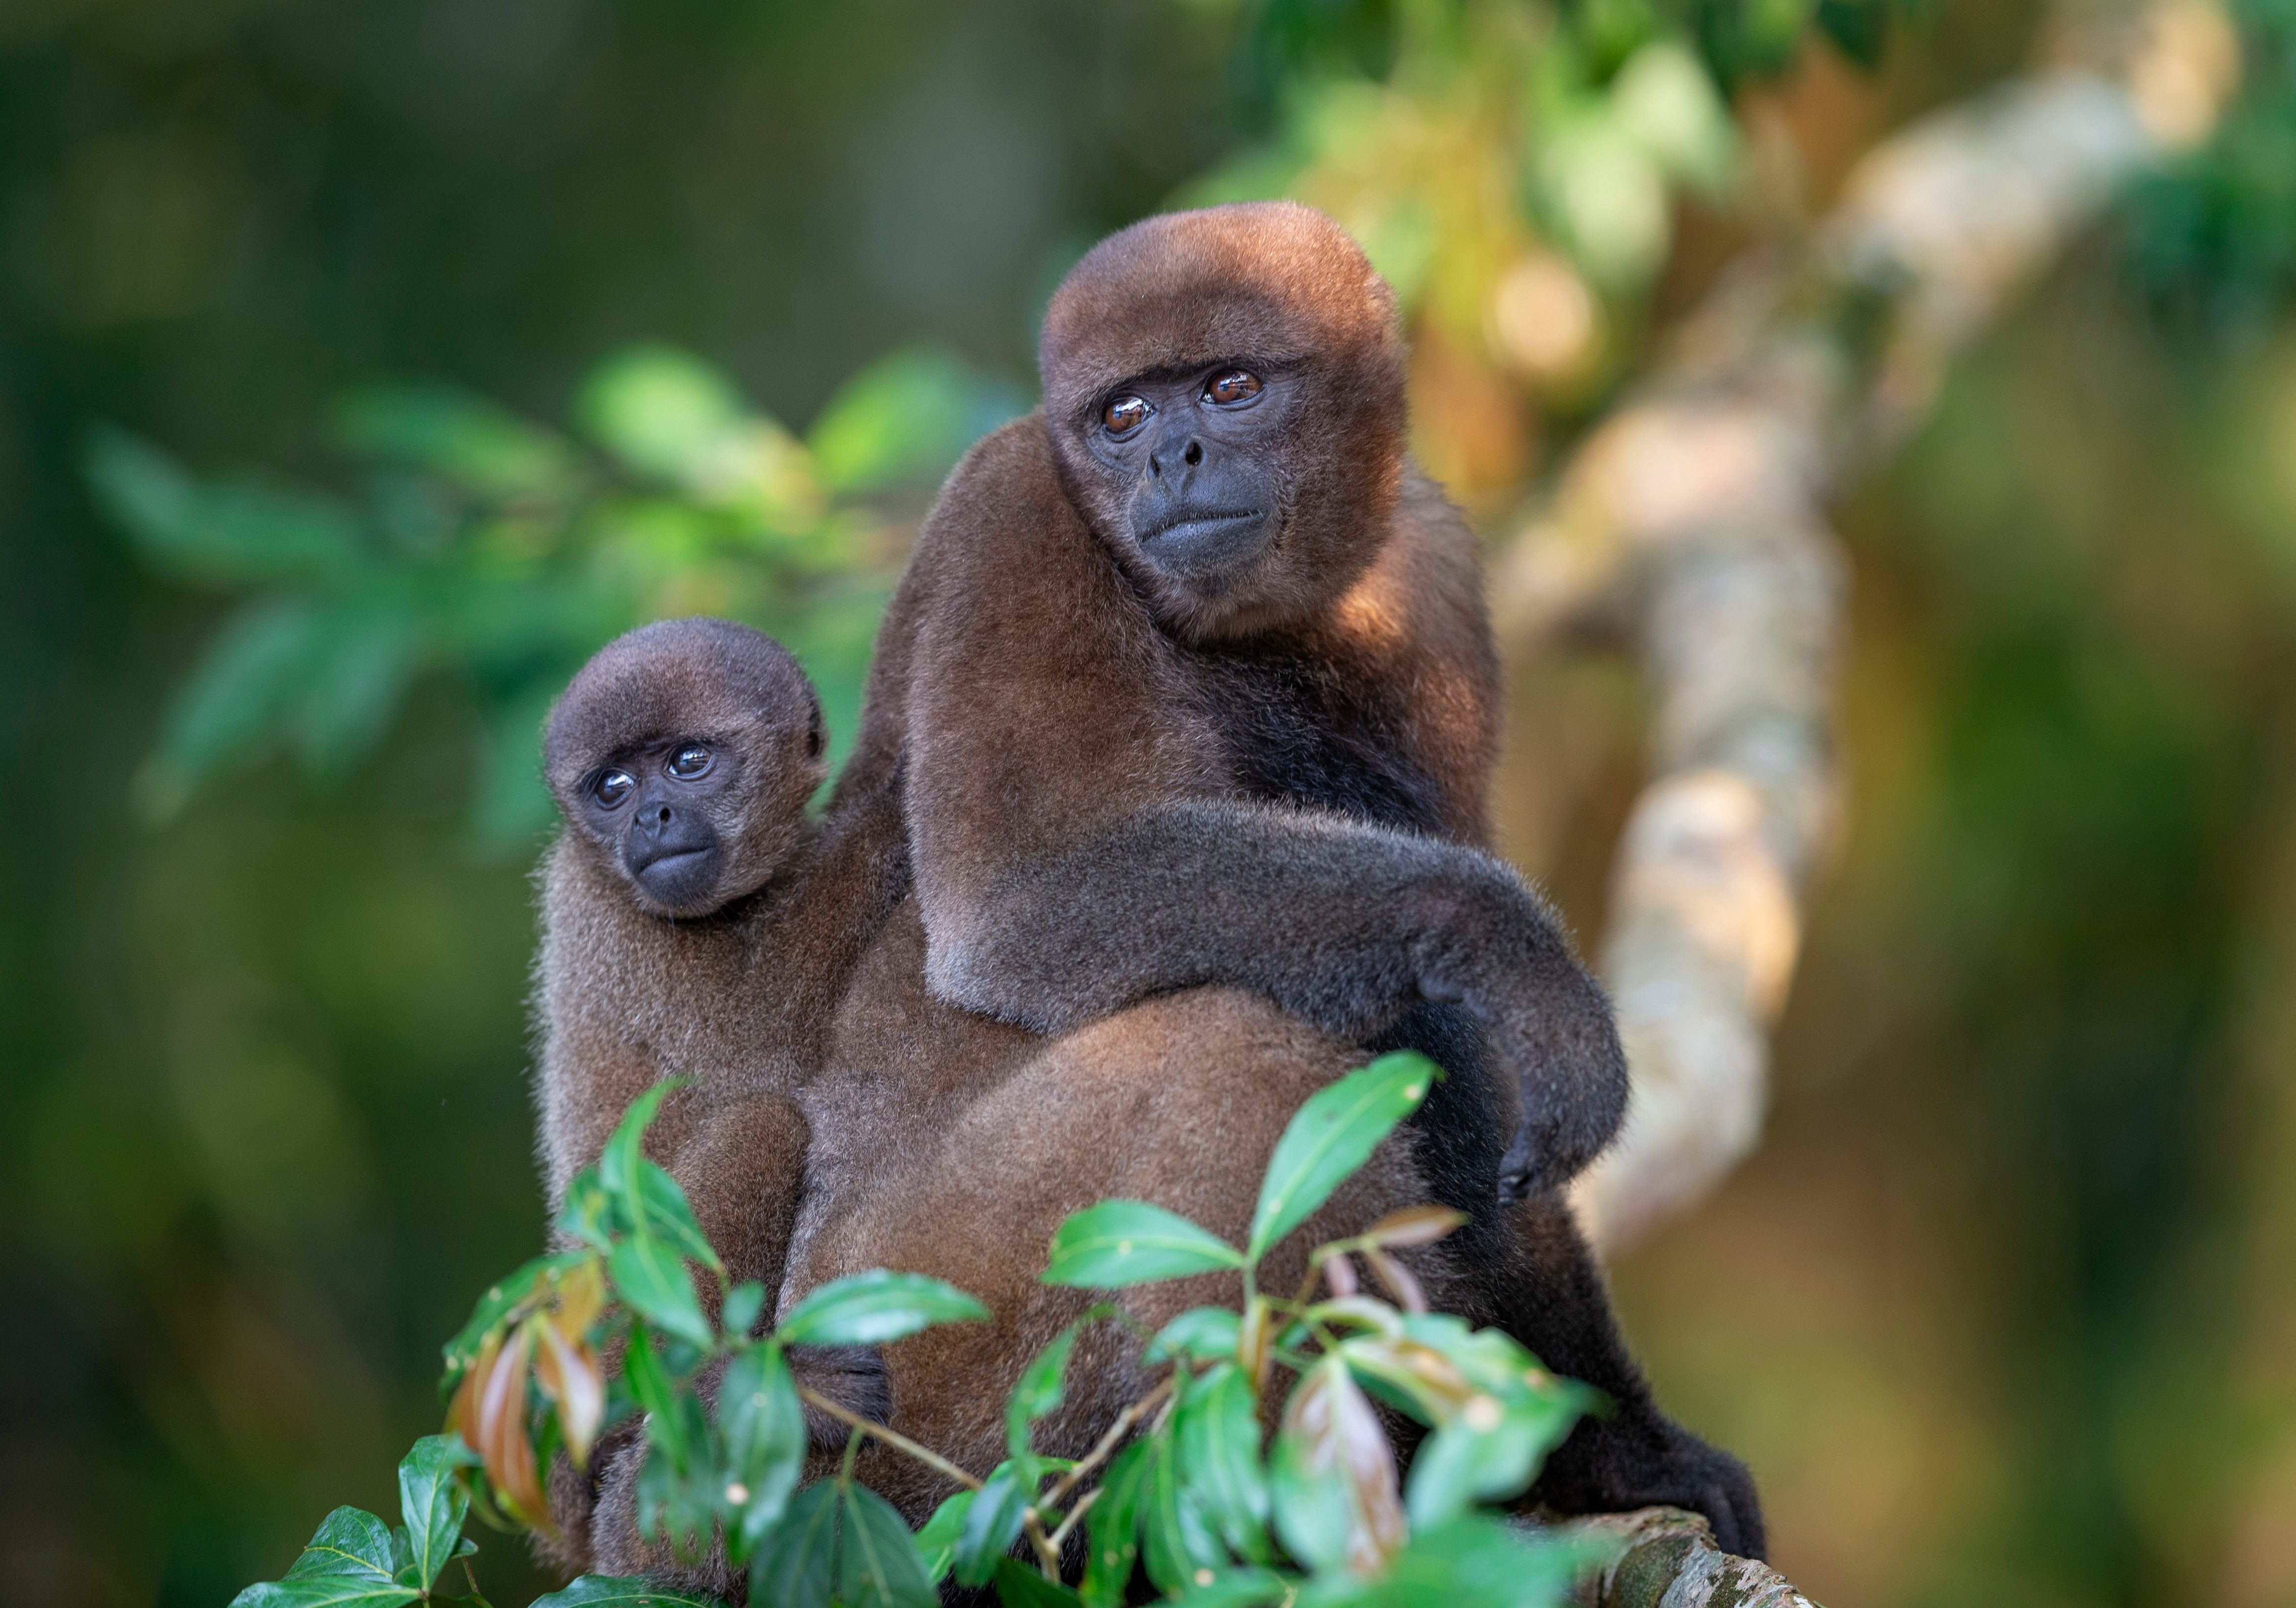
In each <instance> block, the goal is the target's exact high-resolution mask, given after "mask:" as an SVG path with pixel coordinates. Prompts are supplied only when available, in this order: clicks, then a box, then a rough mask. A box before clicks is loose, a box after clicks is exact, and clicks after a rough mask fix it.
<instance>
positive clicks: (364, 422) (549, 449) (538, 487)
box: [334, 384, 575, 501]
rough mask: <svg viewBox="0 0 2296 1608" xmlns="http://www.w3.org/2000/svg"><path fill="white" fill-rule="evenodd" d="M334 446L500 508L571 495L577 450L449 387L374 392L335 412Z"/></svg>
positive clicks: (393, 388) (390, 387)
mask: <svg viewBox="0 0 2296 1608" xmlns="http://www.w3.org/2000/svg"><path fill="white" fill-rule="evenodd" d="M334 433H335V439H336V440H337V441H338V442H340V444H341V445H342V446H343V447H346V448H348V450H349V451H352V452H355V453H357V454H359V455H361V456H364V457H369V458H375V459H379V460H381V461H382V462H385V463H391V464H405V465H406V466H407V467H409V468H412V469H420V470H423V471H426V472H429V473H430V474H433V475H435V476H437V477H438V478H439V480H444V481H446V482H447V484H448V485H451V486H453V487H455V488H457V489H459V490H462V491H465V492H468V493H470V494H471V495H472V496H479V497H483V498H488V499H490V500H496V501H509V500H512V499H517V498H525V497H537V496H564V495H567V494H568V493H570V491H571V490H572V489H573V483H574V479H575V462H574V453H573V449H572V447H570V446H569V444H568V443H567V442H566V441H564V440H562V439H560V438H559V437H558V436H557V435H555V434H553V432H551V431H546V430H545V429H543V428H542V427H541V426H539V425H537V424H532V423H528V422H527V421H526V420H524V419H521V418H520V417H519V416H518V415H517V414H513V413H512V412H510V411H509V410H508V409H507V408H504V407H502V406H497V405H496V404H495V403H493V402H490V401H488V400H487V399H486V398H483V397H480V396H476V395H474V394H472V393H471V392H469V391H466V390H459V389H457V388H456V387H454V386H451V385H389V384H386V385H373V386H368V387H366V388H365V389H364V390H357V391H354V392H352V393H351V394H350V395H349V396H348V397H347V398H344V400H343V402H342V404H341V405H340V407H339V408H338V409H337V410H336V417H335V431H334Z"/></svg>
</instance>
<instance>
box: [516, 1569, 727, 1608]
mask: <svg viewBox="0 0 2296 1608" xmlns="http://www.w3.org/2000/svg"><path fill="white" fill-rule="evenodd" d="M532 1608H725V1604H722V1603H720V1602H718V1601H717V1599H716V1598H715V1597H706V1596H690V1595H688V1594H687V1593H685V1592H682V1591H670V1590H666V1589H665V1588H663V1587H661V1586H660V1585H657V1584H656V1583H654V1582H653V1581H652V1580H647V1579H625V1578H621V1577H618V1576H613V1575H603V1574H586V1575H584V1576H582V1578H581V1579H578V1580H576V1581H575V1582H574V1583H573V1584H571V1585H570V1586H568V1587H565V1589H563V1590H562V1591H553V1592H552V1593H550V1595H549V1596H538V1597H537V1598H535V1599H534V1603H533V1605H532Z"/></svg>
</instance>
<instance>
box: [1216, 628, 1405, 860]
mask: <svg viewBox="0 0 2296 1608" xmlns="http://www.w3.org/2000/svg"><path fill="white" fill-rule="evenodd" d="M1203 669H1204V671H1205V674H1204V676H1203V677H1202V682H1201V697H1202V710H1201V712H1202V714H1203V715H1204V716H1205V718H1207V720H1208V721H1209V723H1210V725H1211V726H1212V727H1213V729H1214V730H1216V731H1217V732H1218V734H1219V739H1220V742H1221V746H1222V749H1223V751H1224V753H1225V757H1226V760H1227V764H1228V768H1229V774H1230V775H1231V777H1232V778H1233V780H1234V783H1235V785H1236V787H1237V788H1238V789H1239V790H1240V791H1241V792H1243V793H1244V794H1246V795H1247V796H1249V797H1251V798H1256V799H1265V800H1270V801H1271V802H1279V803H1286V804H1298V805H1305V806H1307V807H1308V808H1319V809H1333V810H1337V811H1339V812H1340V813H1341V814H1342V815H1347V816H1354V817H1355V818H1357V820H1361V821H1366V822H1370V823H1372V824H1374V825H1381V826H1394V827H1402V828H1405V829H1407V830H1410V831H1415V832H1426V833H1439V832H1441V831H1442V829H1443V826H1444V824H1445V822H1446V820H1447V817H1448V813H1449V812H1448V811H1447V809H1446V808H1445V800H1444V798H1443V794H1442V790H1441V788H1440V786H1439V783H1437V781H1436V780H1435V777H1434V776H1433V775H1432V774H1431V772H1430V771H1429V770H1428V768H1427V767H1425V766H1424V765H1423V764H1422V763H1421V762H1420V759H1419V756H1418V754H1417V752H1416V745H1415V742H1414V734H1413V731H1412V723H1411V718H1410V711H1409V710H1408V709H1407V708H1406V707H1403V706H1402V704H1401V703H1400V701H1398V700H1397V699H1395V698H1394V697H1393V696H1392V695H1391V694H1390V693H1387V692H1386V691H1385V690H1384V689H1382V688H1380V687H1379V686H1377V685H1374V684H1366V683H1365V682H1364V681H1362V680H1360V679H1359V678H1357V677H1349V676H1347V675H1345V674H1343V673H1341V671H1339V670H1337V669H1334V668H1333V667H1330V666H1326V665H1317V664H1312V663H1303V662H1301V661H1299V660H1281V659H1273V660H1271V659H1245V658H1222V659H1217V660H1209V661H1208V662H1207V663H1206V664H1205V665H1204V667H1203Z"/></svg>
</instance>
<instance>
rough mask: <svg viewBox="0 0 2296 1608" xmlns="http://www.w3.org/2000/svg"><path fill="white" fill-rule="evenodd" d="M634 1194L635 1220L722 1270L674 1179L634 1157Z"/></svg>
mask: <svg viewBox="0 0 2296 1608" xmlns="http://www.w3.org/2000/svg"><path fill="white" fill-rule="evenodd" d="M637 1197H638V1205H639V1207H640V1209H641V1211H642V1212H643V1215H642V1216H641V1217H640V1218H639V1221H641V1222H643V1223H644V1225H645V1227H646V1231H647V1232H648V1233H649V1234H654V1235H660V1237H661V1238H663V1239H665V1240H667V1241H668V1242H669V1243H670V1244H672V1245H674V1246H675V1247H676V1249H677V1253H678V1254H679V1255H680V1256H685V1257H690V1258H692V1259H693V1260H695V1261H697V1262H700V1263H701V1265H702V1266H703V1267H705V1268H710V1269H712V1270H713V1271H715V1272H718V1273H723V1272H724V1271H725V1270H726V1264H725V1263H723V1262H721V1261H719V1260H718V1259H717V1250H716V1248H715V1247H714V1246H712V1245H711V1244H710V1243H709V1238H708V1236H706V1235H703V1233H702V1232H701V1225H700V1224H699V1223H696V1222H695V1221H694V1220H693V1206H692V1205H691V1204H690V1203H689V1202H687V1201H686V1198H685V1191H684V1190H683V1189H680V1188H679V1187H678V1186H677V1180H676V1178H673V1177H670V1176H669V1174H668V1172H666V1171H664V1170H663V1169H661V1168H660V1167H657V1166H655V1165H654V1164H653V1163H652V1161H647V1160H645V1158H644V1157H643V1156H641V1157H639V1158H638V1160H637ZM761 1304H762V1302H761ZM752 1316H753V1317H754V1316H755V1315H754V1314H752Z"/></svg>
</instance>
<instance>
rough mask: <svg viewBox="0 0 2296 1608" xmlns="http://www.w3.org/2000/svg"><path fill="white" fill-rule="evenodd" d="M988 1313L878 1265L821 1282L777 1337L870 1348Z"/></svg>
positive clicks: (943, 1287) (934, 1283)
mask: <svg viewBox="0 0 2296 1608" xmlns="http://www.w3.org/2000/svg"><path fill="white" fill-rule="evenodd" d="M987 1318H988V1308H986V1307H984V1306H982V1305H981V1304H980V1302H979V1301H978V1300H974V1299H973V1298H972V1296H970V1295H967V1294H966V1293H965V1292H964V1291H962V1290H960V1289H958V1288H957V1287H956V1286H955V1285H954V1284H944V1283H943V1282H942V1281H941V1280H939V1279H937V1278H927V1277H926V1276H924V1275H922V1274H921V1273H888V1272H887V1271H885V1270H884V1269H883V1268H873V1269H871V1270H870V1271H869V1272H866V1273H856V1274H853V1275H852V1276H849V1277H846V1278H840V1279H834V1280H832V1281H831V1282H830V1283H828V1284H824V1285H822V1286H821V1287H820V1288H819V1289H817V1290H816V1291H814V1292H812V1293H811V1294H809V1295H808V1296H807V1297H806V1298H805V1299H804V1300H801V1301H799V1302H798V1304H797V1305H796V1307H795V1308H793V1309H791V1312H790V1315H789V1316H788V1317H785V1318H783V1320H782V1323H781V1326H780V1327H779V1328H778V1329H776V1330H775V1332H774V1337H775V1339H776V1340H779V1341H781V1342H782V1343H783V1344H784V1345H792V1346H870V1345H878V1344H881V1343H882V1342H884V1341H891V1340H899V1339H902V1338H903V1337H905V1336H906V1335H910V1334H914V1333H916V1332H917V1331H918V1330H920V1329H928V1328H931V1326H932V1325H935V1324H952V1323H977V1322H983V1321H986V1320H987ZM973 1583H974V1584H976V1585H977V1584H979V1582H978V1581H975V1582H973Z"/></svg>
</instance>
